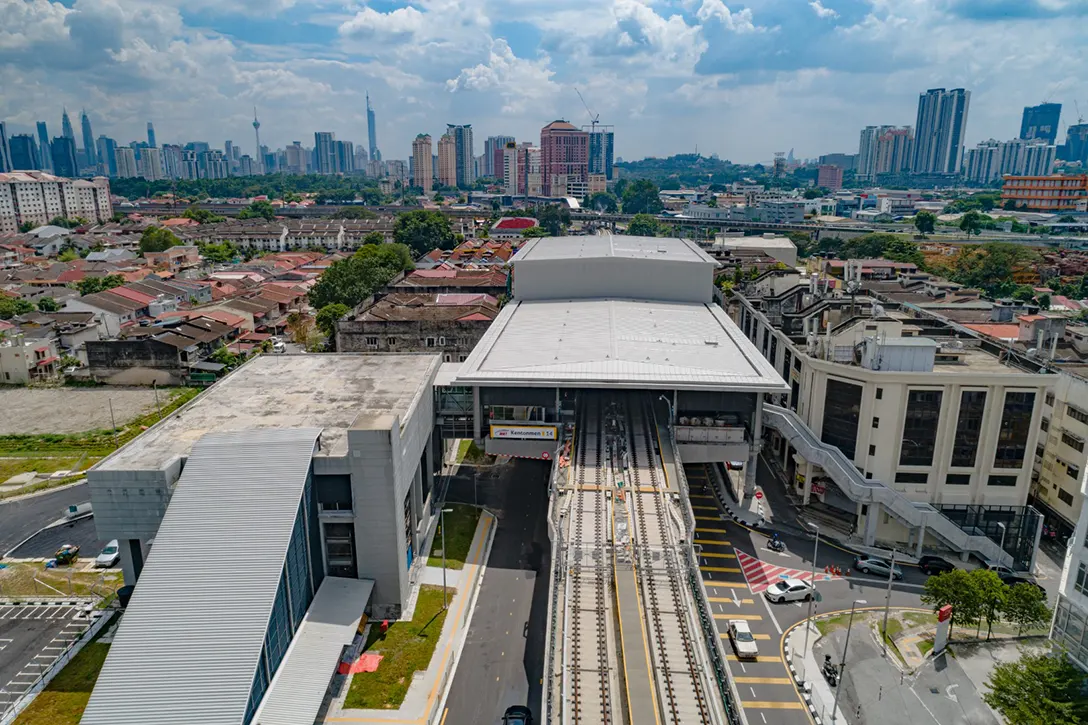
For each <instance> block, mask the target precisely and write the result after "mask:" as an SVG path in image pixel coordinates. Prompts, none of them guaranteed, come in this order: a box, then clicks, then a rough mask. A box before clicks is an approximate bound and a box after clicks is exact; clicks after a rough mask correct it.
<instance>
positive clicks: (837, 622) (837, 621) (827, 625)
mask: <svg viewBox="0 0 1088 725" xmlns="http://www.w3.org/2000/svg"><path fill="white" fill-rule="evenodd" d="M849 619H850V615H848V614H840V615H838V616H836V617H828V618H827V619H817V620H816V629H818V630H820V634H821V635H826V634H827V633H828V632H834V631H835V630H836V629H846V623H847V621H848V620H849Z"/></svg>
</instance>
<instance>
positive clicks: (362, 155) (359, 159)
mask: <svg viewBox="0 0 1088 725" xmlns="http://www.w3.org/2000/svg"><path fill="white" fill-rule="evenodd" d="M369 161H370V154H369V153H368V152H367V150H366V147H365V146H363V145H362V144H359V145H358V146H356V147H355V168H356V170H362V171H366V165H367V163H368V162H369Z"/></svg>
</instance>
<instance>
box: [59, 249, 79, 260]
mask: <svg viewBox="0 0 1088 725" xmlns="http://www.w3.org/2000/svg"><path fill="white" fill-rule="evenodd" d="M77 259H79V252H77V251H76V250H74V249H65V250H64V251H63V252H61V253H60V254H59V255H58V256H57V261H58V262H74V261H76V260H77Z"/></svg>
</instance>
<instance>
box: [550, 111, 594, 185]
mask: <svg viewBox="0 0 1088 725" xmlns="http://www.w3.org/2000/svg"><path fill="white" fill-rule="evenodd" d="M540 167H541V174H542V175H543V179H542V182H543V186H544V193H545V194H546V195H548V196H556V197H557V196H566V195H567V187H568V184H571V183H575V184H576V183H578V182H585V181H587V180H588V177H589V134H588V133H586V132H585V131H582V130H579V129H578V128H576V127H575V126H573V125H571V124H570V123H567V122H566V121H562V120H556V121H552V122H551V123H549V124H548V125H547V126H545V127H544V128H542V129H540Z"/></svg>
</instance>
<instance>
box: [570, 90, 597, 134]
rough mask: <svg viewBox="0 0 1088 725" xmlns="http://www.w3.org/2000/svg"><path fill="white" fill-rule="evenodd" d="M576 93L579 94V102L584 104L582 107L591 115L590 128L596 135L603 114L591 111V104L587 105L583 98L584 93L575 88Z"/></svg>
mask: <svg viewBox="0 0 1088 725" xmlns="http://www.w3.org/2000/svg"><path fill="white" fill-rule="evenodd" d="M574 92H575V93H577V94H578V100H579V101H581V102H582V105H583V106H585V109H586V113H587V114H589V126H590V128H591V129H592V133H596V132H597V124H598V123H600V122H601V114H599V113H598V114H594V113H593V111H591V110H589V104H588V103H586V99H585V98H582V92H581V91H579V90H578V89H577V88H575V89H574Z"/></svg>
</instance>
